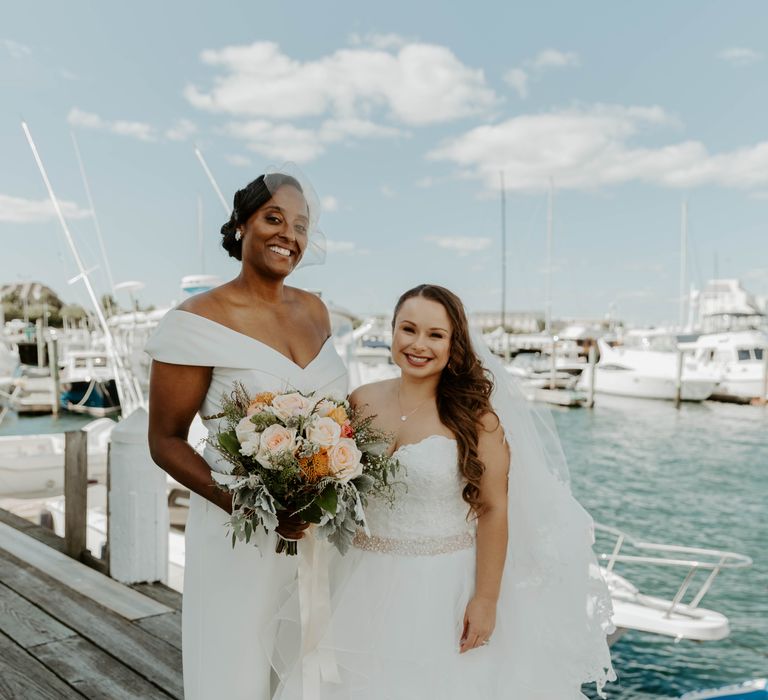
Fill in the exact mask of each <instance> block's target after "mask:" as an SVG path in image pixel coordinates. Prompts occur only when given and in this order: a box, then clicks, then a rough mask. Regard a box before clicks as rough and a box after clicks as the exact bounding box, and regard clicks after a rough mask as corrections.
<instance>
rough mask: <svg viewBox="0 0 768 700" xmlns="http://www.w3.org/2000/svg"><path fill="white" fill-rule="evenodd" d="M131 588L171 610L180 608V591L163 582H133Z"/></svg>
mask: <svg viewBox="0 0 768 700" xmlns="http://www.w3.org/2000/svg"><path fill="white" fill-rule="evenodd" d="M131 588H133V589H134V590H135V591H138V592H139V593H141V594H142V595H145V596H147V597H149V598H153V599H154V600H156V601H157V602H158V603H162V604H163V605H166V606H168V607H169V608H171V609H172V610H181V593H179V592H178V591H176V590H174V589H173V588H169V587H168V586H166V585H165V584H164V583H134V584H132V585H131Z"/></svg>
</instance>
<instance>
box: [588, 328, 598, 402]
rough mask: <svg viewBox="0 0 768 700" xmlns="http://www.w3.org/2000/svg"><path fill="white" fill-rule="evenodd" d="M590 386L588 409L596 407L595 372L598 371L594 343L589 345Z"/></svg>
mask: <svg viewBox="0 0 768 700" xmlns="http://www.w3.org/2000/svg"><path fill="white" fill-rule="evenodd" d="M588 363H589V384H588V389H587V408H593V407H594V405H595V372H596V371H597V348H596V347H595V344H594V343H590V345H589V361H588Z"/></svg>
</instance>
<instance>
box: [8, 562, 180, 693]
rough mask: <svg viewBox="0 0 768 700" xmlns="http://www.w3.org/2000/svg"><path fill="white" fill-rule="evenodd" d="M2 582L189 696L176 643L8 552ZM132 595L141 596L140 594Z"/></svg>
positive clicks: (157, 680)
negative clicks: (154, 633)
mask: <svg viewBox="0 0 768 700" xmlns="http://www.w3.org/2000/svg"><path fill="white" fill-rule="evenodd" d="M0 582H1V583H3V584H5V585H6V586H7V587H8V588H11V589H12V590H14V591H15V592H16V593H18V594H19V595H21V596H22V597H24V598H26V599H27V600H28V601H30V602H31V603H34V604H35V605H36V606H38V607H39V608H41V609H42V610H44V611H45V612H46V613H47V614H48V615H50V616H51V617H53V618H55V619H56V620H58V621H59V622H61V623H62V624H63V625H66V626H67V627H69V628H71V629H73V630H75V631H76V632H77V633H78V634H79V635H81V636H82V637H84V638H85V639H87V640H89V641H90V642H92V643H93V644H94V645H96V646H97V647H100V648H101V649H103V650H104V651H106V652H107V653H108V654H110V655H112V656H114V657H115V658H118V659H120V660H121V661H122V662H123V663H124V664H125V665H127V666H129V667H130V668H131V669H133V670H134V671H136V672H137V673H138V674H139V675H141V676H143V677H144V678H146V679H147V680H149V681H151V682H152V683H154V684H155V685H157V686H158V687H160V688H162V689H163V690H164V691H165V692H167V693H168V694H169V695H170V696H172V697H174V698H181V697H182V696H183V683H182V677H181V652H180V651H179V649H178V648H176V647H175V646H173V645H172V644H169V643H167V642H165V641H162V640H161V639H158V638H157V637H156V636H154V635H153V634H150V633H149V632H147V631H145V630H143V629H141V628H140V627H139V626H138V625H136V624H134V623H132V622H130V621H129V620H127V619H125V618H124V617H121V616H120V615H118V614H117V613H115V612H114V611H113V610H110V609H109V608H106V607H103V606H101V605H99V604H98V603H96V602H94V601H93V600H92V599H91V598H89V597H87V596H86V595H83V594H82V593H80V592H78V591H76V590H73V589H72V588H69V587H68V586H65V585H62V584H61V583H60V582H59V581H57V580H56V579H54V578H52V577H51V576H49V575H48V574H47V573H45V572H43V571H40V570H38V569H37V568H35V567H34V566H32V565H30V564H29V563H27V562H25V561H21V560H19V559H17V558H16V557H14V556H13V555H12V554H9V553H8V552H5V551H3V550H2V549H0ZM117 585H119V584H117ZM131 593H133V594H134V595H136V596H139V595H140V594H139V593H138V592H137V591H131ZM161 607H162V609H163V610H165V611H167V610H168V608H166V607H165V606H161Z"/></svg>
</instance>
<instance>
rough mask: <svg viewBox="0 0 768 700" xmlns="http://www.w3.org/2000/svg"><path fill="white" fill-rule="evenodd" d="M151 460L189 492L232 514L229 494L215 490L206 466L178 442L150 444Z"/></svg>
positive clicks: (168, 440)
mask: <svg viewBox="0 0 768 700" xmlns="http://www.w3.org/2000/svg"><path fill="white" fill-rule="evenodd" d="M150 447H151V453H152V459H153V460H154V461H155V464H157V465H158V466H159V467H160V468H161V469H163V470H164V471H165V472H167V473H168V474H169V475H170V476H171V477H173V478H174V479H176V481H178V482H179V483H180V484H182V485H183V486H186V487H187V488H188V489H189V490H190V491H194V492H195V493H196V494H198V495H200V496H202V497H203V498H205V499H206V500H208V501H210V502H211V503H214V504H215V505H217V506H219V508H222V509H223V510H225V511H227V513H231V512H232V496H231V494H229V493H227V492H226V491H223V490H222V489H221V488H219V487H218V486H217V485H216V483H215V482H214V480H213V477H212V476H211V468H210V467H209V466H208V463H207V462H206V461H205V460H204V459H203V458H202V457H201V456H200V455H199V454H198V453H197V452H196V451H195V449H194V448H193V447H192V446H191V445H190V444H189V443H188V442H187V441H186V440H183V439H182V438H179V437H165V438H159V439H156V440H154V441H152V442H151V443H150Z"/></svg>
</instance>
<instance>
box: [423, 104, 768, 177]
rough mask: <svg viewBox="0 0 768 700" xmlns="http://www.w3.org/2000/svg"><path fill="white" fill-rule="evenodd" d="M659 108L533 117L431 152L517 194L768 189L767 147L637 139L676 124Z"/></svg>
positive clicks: (605, 108) (601, 108)
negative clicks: (650, 187)
mask: <svg viewBox="0 0 768 700" xmlns="http://www.w3.org/2000/svg"><path fill="white" fill-rule="evenodd" d="M675 124H676V120H675V119H674V118H672V117H671V116H670V115H669V114H667V113H666V112H665V111H664V110H663V109H661V108H660V107H625V106H616V105H599V104H598V105H592V106H590V107H578V108H570V109H564V110H560V111H552V112H546V113H541V114H529V115H522V116H519V117H515V118H512V119H508V120H506V121H504V122H500V123H498V124H489V125H484V126H480V127H476V128H474V129H472V130H470V131H468V132H466V133H464V134H463V135H461V136H458V137H456V138H453V139H450V140H448V141H446V142H445V143H444V144H443V145H442V146H440V147H439V148H437V149H435V150H434V151H432V153H430V154H429V157H430V158H432V159H433V160H439V161H448V162H452V163H455V164H456V165H457V166H459V168H460V169H461V171H462V174H463V175H465V176H467V177H475V178H479V179H483V180H484V181H485V182H486V184H487V186H488V187H489V188H495V187H496V186H497V185H498V176H499V171H501V170H503V171H504V175H505V180H506V183H507V186H508V187H509V188H510V189H512V190H528V191H533V190H541V189H545V188H547V187H548V186H549V179H550V178H552V179H553V180H554V183H555V186H556V187H557V188H560V189H581V190H583V189H596V188H599V187H603V186H608V185H616V184H621V183H624V182H630V181H642V182H649V183H654V184H658V185H662V186H665V187H695V186H697V185H721V186H725V187H740V188H753V187H758V186H764V185H765V184H768V141H766V142H762V143H757V144H754V145H752V146H748V147H745V148H742V149H738V150H734V151H730V152H725V153H719V154H710V153H709V152H708V151H707V148H706V147H705V146H704V144H702V143H701V142H698V141H682V142H678V143H670V144H668V145H662V146H657V147H643V146H636V145H633V144H632V143H631V139H632V138H633V137H635V136H637V135H638V134H639V133H640V132H642V131H643V130H647V129H648V128H649V127H659V126H669V125H675Z"/></svg>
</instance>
